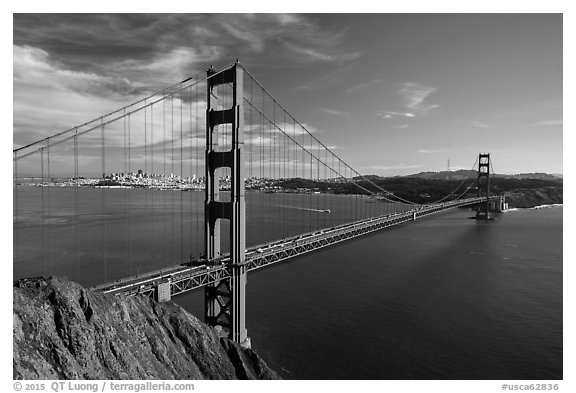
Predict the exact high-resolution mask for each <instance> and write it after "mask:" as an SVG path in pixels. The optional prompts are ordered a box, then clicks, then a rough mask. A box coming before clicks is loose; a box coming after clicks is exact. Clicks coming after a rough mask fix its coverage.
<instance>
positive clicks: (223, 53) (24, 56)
mask: <svg viewBox="0 0 576 393" xmlns="http://www.w3.org/2000/svg"><path fill="white" fill-rule="evenodd" d="M562 30H563V20H562V15H561V14H304V15H300V14H298V15H297V14H205V15H200V14H175V15H170V14H152V15H150V14H148V15H145V14H116V15H96V14H82V15H73V14H60V15H59V14H42V15H34V14H14V17H13V146H14V148H16V147H19V146H22V145H24V144H27V143H30V142H33V141H35V140H38V139H41V138H44V137H47V136H49V135H51V134H54V133H56V132H58V131H62V130H64V129H67V128H69V127H71V126H74V125H76V124H79V123H82V122H84V121H86V120H90V119H92V118H95V117H98V116H99V115H101V114H104V113H107V112H110V111H111V110H114V109H116V108H118V107H121V106H123V105H126V104H129V103H131V102H133V101H136V100H138V99H140V98H142V97H144V96H145V95H147V94H149V93H151V92H152V91H156V90H158V89H160V88H162V87H165V86H168V85H171V84H172V83H174V82H177V81H180V80H183V79H185V78H186V77H188V76H191V75H194V74H196V73H198V72H203V71H205V70H206V69H207V68H208V67H209V66H210V65H214V66H215V67H216V68H219V67H224V66H226V65H228V64H231V63H233V62H234V61H235V60H236V59H239V60H240V62H241V63H242V64H243V65H244V66H245V67H246V69H247V70H249V72H250V73H251V74H252V75H254V77H256V79H258V80H259V81H260V82H261V83H262V85H263V86H265V87H266V89H267V90H268V91H269V92H270V93H272V95H274V97H275V98H276V99H277V100H278V101H279V102H280V103H281V104H282V105H283V106H284V107H285V108H286V109H287V110H289V111H290V113H292V114H293V115H294V116H295V117H296V119H298V120H299V121H300V122H302V123H305V124H307V125H309V126H310V127H311V128H312V129H314V134H315V136H316V137H317V138H318V139H319V140H321V141H322V142H323V143H324V144H326V145H328V146H331V147H333V149H334V151H335V152H336V153H337V154H338V155H339V156H340V157H342V158H343V159H344V160H345V161H347V162H348V163H349V164H350V165H351V166H352V167H354V168H355V169H357V170H358V171H359V172H361V173H363V174H378V175H382V176H393V175H405V174H409V173H417V172H421V171H439V170H446V169H447V165H448V160H449V161H450V169H452V170H455V169H470V168H471V167H472V165H473V163H474V161H475V160H476V158H477V156H478V153H485V152H487V153H491V158H492V163H493V166H494V170H495V171H496V172H498V173H526V172H547V173H563V165H562V162H563V156H562V141H563V134H562V127H563V113H562V104H563V101H562V100H563V90H562V87H563V80H562V72H563V68H562V67H563V58H562Z"/></svg>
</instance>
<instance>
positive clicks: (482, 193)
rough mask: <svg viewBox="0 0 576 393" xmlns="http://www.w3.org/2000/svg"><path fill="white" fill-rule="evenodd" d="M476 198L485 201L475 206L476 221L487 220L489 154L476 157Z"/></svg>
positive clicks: (488, 207)
mask: <svg viewBox="0 0 576 393" xmlns="http://www.w3.org/2000/svg"><path fill="white" fill-rule="evenodd" d="M477 186H478V196H479V197H484V198H486V200H485V201H484V202H480V203H479V204H478V205H477V206H476V219H477V220H488V219H490V217H489V214H488V212H489V211H490V154H482V153H480V155H479V156H478V183H477Z"/></svg>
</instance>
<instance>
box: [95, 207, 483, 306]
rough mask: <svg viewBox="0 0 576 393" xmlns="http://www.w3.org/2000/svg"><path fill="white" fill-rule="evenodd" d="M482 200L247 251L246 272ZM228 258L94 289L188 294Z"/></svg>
mask: <svg viewBox="0 0 576 393" xmlns="http://www.w3.org/2000/svg"><path fill="white" fill-rule="evenodd" d="M484 200H485V198H468V199H463V200H458V201H452V202H446V203H442V204H436V205H429V206H419V207H418V208H416V209H413V210H409V211H406V212H403V213H395V214H390V215H386V216H380V217H375V218H370V219H365V220H361V221H357V222H353V223H350V224H345V225H340V226H336V227H332V228H327V229H324V230H320V231H316V232H312V233H306V234H303V235H300V236H295V237H292V238H288V239H283V240H280V241H276V242H273V243H268V244H264V245H260V246H256V247H253V248H250V249H248V250H247V252H246V262H245V263H246V267H247V271H252V270H256V269H259V268H262V267H264V266H269V265H271V264H274V263H277V262H282V261H285V260H288V259H290V258H294V257H297V256H300V255H303V254H306V253H309V252H312V251H315V250H318V249H320V248H324V247H327V246H330V245H332V244H336V243H340V242H342V241H345V240H348V239H352V238H355V237H358V236H362V235H365V234H368V233H371V232H374V231H377V230H380V229H384V228H388V227H391V226H394V225H398V224H402V223H404V222H409V221H413V220H415V219H417V218H420V217H424V216H427V215H430V214H434V213H438V212H442V211H445V210H448V209H452V208H456V207H462V206H468V205H473V204H476V203H479V202H482V201H484ZM229 260H230V259H229V257H227V256H226V257H223V258H220V259H218V260H215V261H206V260H198V261H196V262H194V263H185V264H182V265H177V266H173V267H170V268H165V269H161V270H156V271H153V272H149V273H146V274H144V275H139V276H137V277H129V278H125V279H122V280H118V281H114V282H110V283H106V284H102V285H99V286H96V287H95V289H97V290H101V291H103V292H105V293H114V294H125V295H135V294H146V295H150V296H152V295H153V294H154V291H155V289H156V288H157V286H158V284H160V283H170V293H171V296H175V295H178V294H181V293H184V292H188V291H191V290H193V289H196V288H200V287H203V286H205V285H208V284H211V283H215V282H218V281H220V280H222V279H225V278H227V277H229V272H228V268H227V264H228V262H229Z"/></svg>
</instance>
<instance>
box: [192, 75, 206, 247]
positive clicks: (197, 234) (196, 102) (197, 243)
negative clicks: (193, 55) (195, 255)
mask: <svg viewBox="0 0 576 393" xmlns="http://www.w3.org/2000/svg"><path fill="white" fill-rule="evenodd" d="M198 85H199V84H196V95H195V100H194V102H195V106H196V140H199V131H200V126H199V121H198V119H199V118H198V105H199V103H198V97H199V95H198ZM198 145H199V144H198V143H197V144H196V155H197V156H198V157H200V147H199V146H198ZM199 169H200V166H199V162H198V161H196V174H197V175H196V176H200V171H199ZM204 186H206V179H204ZM197 203H198V206H200V198H198V202H197ZM198 210H199V211H201V209H198ZM201 219H203V218H202V217H201V216H200V215H199V214H196V247H198V252H199V253H202V246H201V245H200V220H201Z"/></svg>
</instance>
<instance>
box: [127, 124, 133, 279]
mask: <svg viewBox="0 0 576 393" xmlns="http://www.w3.org/2000/svg"><path fill="white" fill-rule="evenodd" d="M131 119H132V118H131V116H130V114H128V119H127V126H128V130H127V131H128V132H127V134H128V135H127V137H128V143H127V145H126V146H127V150H128V175H129V176H130V179H131V178H132V164H131V159H132V157H131V145H130V144H131V141H130V131H131V127H132V121H131ZM131 195H132V194H131V193H130V191H129V192H128V201H127V205H128V267H129V269H130V274H132V203H131V202H132V201H131V199H132V198H131Z"/></svg>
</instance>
